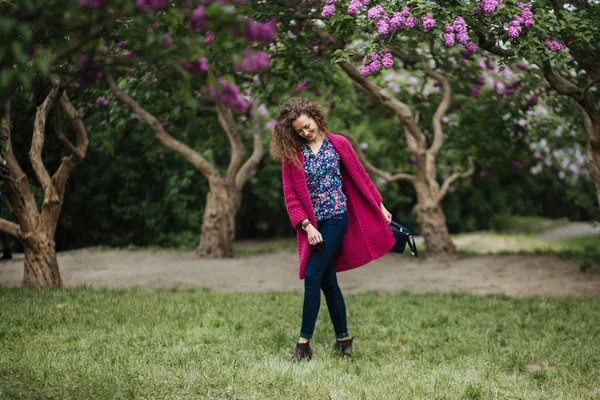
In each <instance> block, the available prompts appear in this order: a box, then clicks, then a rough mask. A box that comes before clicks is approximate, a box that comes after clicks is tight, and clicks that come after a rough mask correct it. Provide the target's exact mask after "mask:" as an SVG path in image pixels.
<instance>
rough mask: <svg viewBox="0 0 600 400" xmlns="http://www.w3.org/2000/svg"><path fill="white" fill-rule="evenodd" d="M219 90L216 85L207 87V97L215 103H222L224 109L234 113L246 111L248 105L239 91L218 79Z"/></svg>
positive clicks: (224, 80) (225, 81)
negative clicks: (226, 108)
mask: <svg viewBox="0 0 600 400" xmlns="http://www.w3.org/2000/svg"><path fill="white" fill-rule="evenodd" d="M219 84H220V86H221V88H220V90H219V88H218V87H217V85H208V95H209V96H210V97H212V99H213V100H215V101H220V102H222V103H223V104H224V105H225V106H226V107H229V108H231V109H232V110H235V111H246V110H247V109H248V106H249V105H250V104H249V103H248V102H247V101H246V100H244V99H243V98H242V94H241V92H240V89H239V88H238V87H237V86H236V85H235V84H234V83H232V82H229V81H228V80H227V79H225V78H220V79H219Z"/></svg>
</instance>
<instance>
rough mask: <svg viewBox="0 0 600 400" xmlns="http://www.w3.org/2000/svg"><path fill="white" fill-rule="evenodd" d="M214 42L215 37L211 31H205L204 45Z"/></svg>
mask: <svg viewBox="0 0 600 400" xmlns="http://www.w3.org/2000/svg"><path fill="white" fill-rule="evenodd" d="M214 41H215V35H214V34H213V33H212V32H211V31H206V35H204V44H210V43H212V42H214Z"/></svg>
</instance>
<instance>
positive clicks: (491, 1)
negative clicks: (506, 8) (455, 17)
mask: <svg viewBox="0 0 600 400" xmlns="http://www.w3.org/2000/svg"><path fill="white" fill-rule="evenodd" d="M500 3H502V0H482V1H481V2H480V3H479V4H478V5H477V7H475V8H474V9H473V14H479V13H480V12H481V11H483V12H484V13H485V14H493V13H494V12H495V11H496V8H498V6H499V5H500Z"/></svg>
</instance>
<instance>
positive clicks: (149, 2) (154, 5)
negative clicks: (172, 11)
mask: <svg viewBox="0 0 600 400" xmlns="http://www.w3.org/2000/svg"><path fill="white" fill-rule="evenodd" d="M135 4H136V5H137V7H138V8H139V9H140V10H142V11H148V10H156V11H158V10H162V9H164V8H167V6H168V5H169V1H168V0H136V2H135Z"/></svg>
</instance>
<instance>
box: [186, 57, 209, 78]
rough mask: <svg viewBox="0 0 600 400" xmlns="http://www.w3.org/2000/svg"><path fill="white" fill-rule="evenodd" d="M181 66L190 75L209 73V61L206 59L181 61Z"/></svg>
mask: <svg viewBox="0 0 600 400" xmlns="http://www.w3.org/2000/svg"><path fill="white" fill-rule="evenodd" d="M179 64H180V65H181V66H182V67H183V69H185V70H186V71H187V72H188V73H189V74H190V75H200V74H201V73H203V72H207V71H208V60H207V59H206V57H200V58H198V60H196V61H180V62H179Z"/></svg>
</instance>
